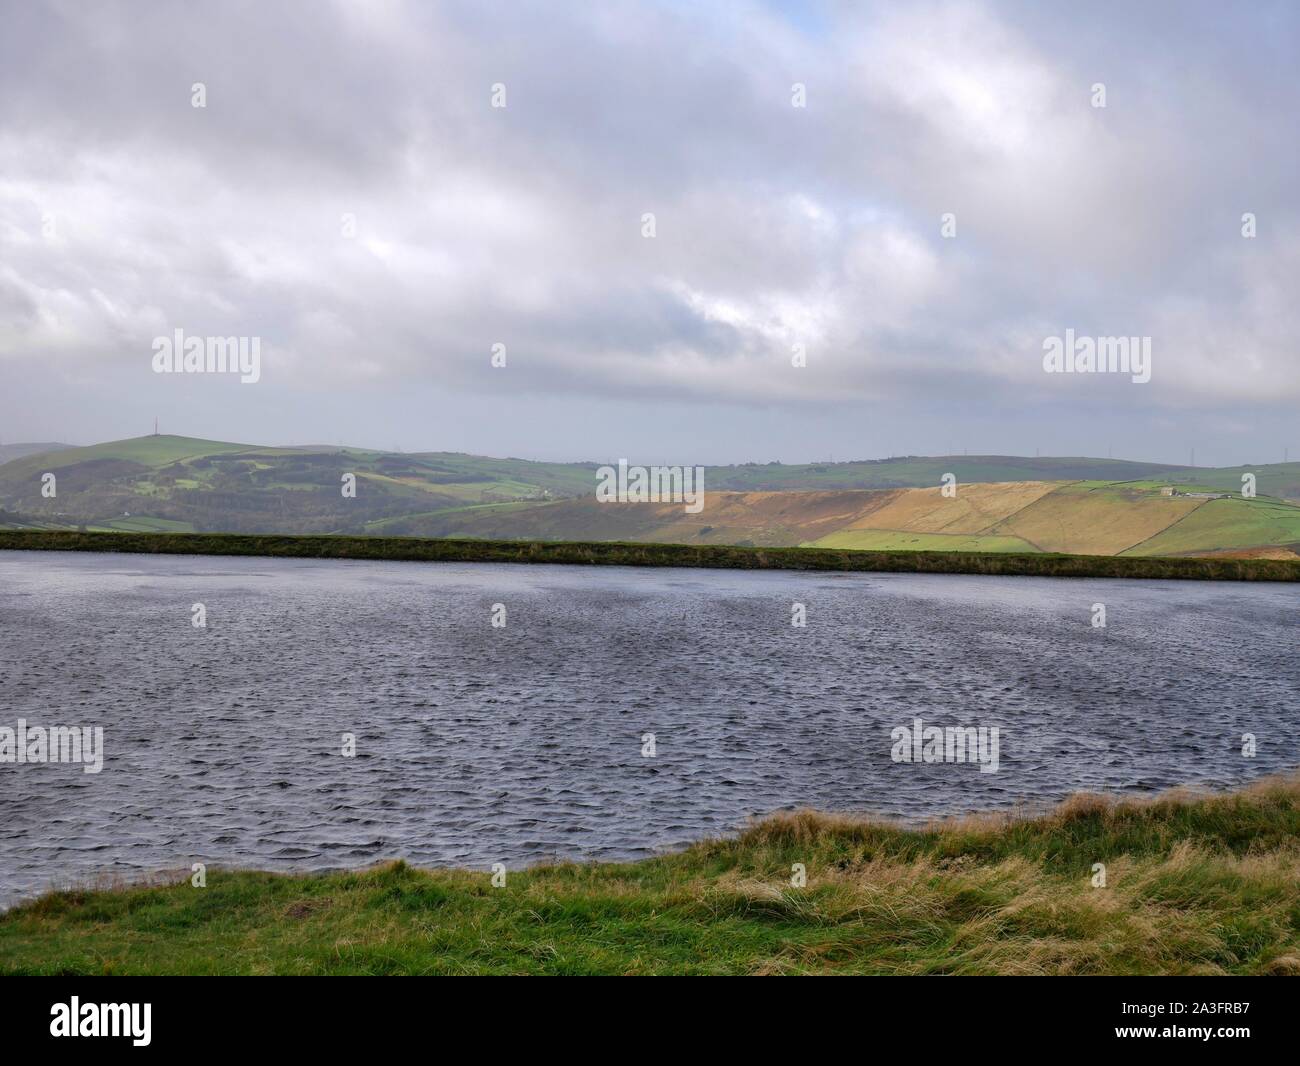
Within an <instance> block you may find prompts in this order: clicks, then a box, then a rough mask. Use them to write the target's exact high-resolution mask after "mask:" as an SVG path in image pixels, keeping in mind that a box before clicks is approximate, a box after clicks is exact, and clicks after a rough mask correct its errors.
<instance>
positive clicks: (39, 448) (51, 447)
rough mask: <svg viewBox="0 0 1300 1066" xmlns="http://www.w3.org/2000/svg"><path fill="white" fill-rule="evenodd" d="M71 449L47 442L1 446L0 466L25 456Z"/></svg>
mask: <svg viewBox="0 0 1300 1066" xmlns="http://www.w3.org/2000/svg"><path fill="white" fill-rule="evenodd" d="M71 447H72V445H71V444H57V443H55V442H53V441H46V442H45V443H43V444H0V465H3V464H5V463H7V462H9V461H10V460H11V459H21V458H22V457H23V456H25V455H40V454H42V453H44V452H59V451H63V450H64V449H66V448H71Z"/></svg>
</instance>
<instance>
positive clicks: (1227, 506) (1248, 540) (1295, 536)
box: [1128, 496, 1300, 555]
mask: <svg viewBox="0 0 1300 1066" xmlns="http://www.w3.org/2000/svg"><path fill="white" fill-rule="evenodd" d="M1206 544H1214V545H1216V546H1217V547H1219V548H1224V549H1232V548H1238V549H1242V548H1254V547H1260V546H1266V545H1293V546H1296V547H1300V507H1296V506H1294V505H1292V504H1288V503H1284V502H1282V501H1281V500H1273V499H1263V498H1260V497H1258V496H1257V497H1255V498H1254V499H1250V500H1243V499H1240V498H1238V499H1228V500H1207V501H1206V502H1205V503H1204V504H1202V505H1201V506H1200V507H1198V508H1197V509H1196V510H1195V511H1193V512H1192V513H1191V514H1189V515H1188V516H1187V517H1185V518H1184V519H1182V520H1181V521H1179V522H1175V523H1174V524H1173V525H1171V526H1169V527H1168V528H1166V529H1164V530H1162V531H1161V532H1159V533H1157V534H1156V535H1155V536H1154V537H1152V538H1150V539H1149V540H1145V541H1143V542H1142V543H1141V544H1136V545H1134V546H1133V547H1132V548H1130V549H1128V554H1129V555H1177V554H1178V553H1179V552H1189V551H1204V550H1205V547H1204V546H1205V545H1206Z"/></svg>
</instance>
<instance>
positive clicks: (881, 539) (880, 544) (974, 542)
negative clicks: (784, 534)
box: [808, 529, 1035, 552]
mask: <svg viewBox="0 0 1300 1066" xmlns="http://www.w3.org/2000/svg"><path fill="white" fill-rule="evenodd" d="M808 546H809V547H816V548H851V549H854V550H857V551H912V552H920V551H938V552H945V551H947V552H1032V551H1034V550H1035V548H1034V546H1033V545H1032V544H1030V543H1028V542H1027V541H1024V540H1021V539H1020V538H1019V537H999V536H988V535H981V534H978V533H908V532H905V531H903V530H898V529H841V530H839V531H837V532H835V533H830V534H828V535H826V536H824V537H822V538H820V539H819V540H815V541H813V542H812V544H810V545H808Z"/></svg>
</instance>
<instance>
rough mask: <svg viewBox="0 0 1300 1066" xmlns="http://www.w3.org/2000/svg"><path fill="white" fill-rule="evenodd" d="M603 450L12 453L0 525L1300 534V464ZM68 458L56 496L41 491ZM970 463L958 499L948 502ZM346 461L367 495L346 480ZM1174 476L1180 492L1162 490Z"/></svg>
mask: <svg viewBox="0 0 1300 1066" xmlns="http://www.w3.org/2000/svg"><path fill="white" fill-rule="evenodd" d="M598 465H599V464H597V463H596V462H587V463H547V462H534V461H530V460H526V459H518V458H507V459H496V458H490V457H487V456H477V455H466V454H463V453H458V452H418V453H394V452H384V451H376V450H373V449H361V448H346V447H336V446H328V445H309V446H304V447H275V448H270V447H260V446H257V445H250V444H239V443H234V442H230V441H209V440H201V439H198V438H193V437H179V436H173V435H162V436H150V437H137V438H134V439H131V440H123V441H111V442H108V443H105V444H97V445H93V446H91V447H84V448H58V449H57V450H53V451H49V452H44V453H38V454H28V455H21V456H19V457H18V458H15V459H12V460H11V461H9V462H7V463H4V464H3V465H0V526H7V527H9V528H45V529H59V528H64V529H67V528H73V529H76V528H85V529H91V530H108V531H119V532H189V531H195V532H231V533H353V534H372V535H382V536H423V537H448V536H452V537H454V536H461V537H478V538H486V539H539V540H611V541H622V540H627V541H640V542H647V543H654V542H659V543H689V544H739V545H745V544H755V545H767V546H783V545H784V546H793V545H798V544H815V545H817V546H820V547H832V548H843V549H858V550H907V551H1016V552H1023V551H1046V552H1067V553H1079V554H1090V555H1114V554H1119V553H1124V552H1128V553H1131V554H1135V555H1152V554H1155V555H1159V554H1166V553H1170V554H1190V553H1206V552H1213V551H1256V550H1263V549H1274V548H1276V549H1279V550H1281V551H1282V552H1283V555H1282V556H1281V557H1286V553H1287V552H1290V551H1292V550H1293V549H1294V548H1296V547H1297V546H1300V520H1298V516H1300V508H1297V507H1296V506H1293V505H1291V504H1289V503H1287V502H1286V500H1285V499H1284V497H1287V496H1291V497H1293V498H1300V463H1288V464H1275V465H1272V466H1259V467H1255V468H1252V470H1251V471H1250V472H1252V473H1254V474H1255V476H1256V479H1257V485H1258V491H1259V493H1260V497H1259V498H1257V499H1255V500H1242V499H1240V497H1239V496H1237V498H1235V499H1233V500H1223V501H1217V500H1212V499H1209V498H1208V495H1206V496H1196V495H1193V494H1192V493H1193V492H1194V491H1199V492H1203V493H1206V494H1211V493H1214V492H1230V493H1233V494H1239V492H1240V489H1241V475H1242V472H1243V469H1242V468H1223V469H1204V468H1187V467H1177V466H1165V465H1161V464H1157V463H1138V462H1130V461H1127V460H1113V459H1088V458H1082V457H1067V458H1058V457H1045V458H1034V459H1028V458H1019V457H1015V456H939V457H930V458H923V457H915V456H904V457H900V458H895V459H885V460H878V461H864V462H846V463H820V464H817V463H814V464H802V465H793V466H788V465H782V464H777V463H768V464H745V465H741V466H723V467H708V468H707V469H706V481H705V485H706V488H707V490H708V500H707V506H706V508H705V510H704V511H703V512H701V513H699V514H696V515H690V514H686V513H683V508H682V507H681V506H680V505H673V504H601V503H598V502H597V501H596V499H595V495H594V493H595V487H596V481H597V478H596V469H597V466H598ZM47 473H50V474H53V475H55V478H56V484H57V494H56V495H55V496H54V497H52V498H47V497H45V496H44V495H42V492H41V487H42V476H43V475H44V474H47ZM949 473H951V474H954V475H956V478H957V482H958V485H959V492H958V494H957V497H956V498H955V499H953V500H944V499H942V498H940V495H939V491H938V486H939V484H940V481H941V479H942V478H943V476H944V475H945V474H949ZM345 475H353V476H354V477H355V479H356V495H355V497H353V498H348V497H344V495H343V493H342V492H341V488H342V485H343V479H344V477H345ZM1166 485H1169V486H1176V487H1177V488H1178V489H1179V492H1178V493H1177V494H1176V495H1174V496H1172V497H1169V496H1164V495H1162V494H1161V492H1160V489H1161V486H1166Z"/></svg>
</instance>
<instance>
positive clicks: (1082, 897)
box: [0, 777, 1300, 974]
mask: <svg viewBox="0 0 1300 1066" xmlns="http://www.w3.org/2000/svg"><path fill="white" fill-rule="evenodd" d="M795 863H802V864H804V866H805V867H806V870H807V884H806V886H805V887H801V888H795V887H792V886H791V884H790V875H791V868H792V866H793V865H794V864H795ZM1094 863H1104V864H1105V865H1106V887H1104V888H1103V887H1093V885H1092V878H1093V872H1092V871H1093V864H1094ZM179 876H180V878H181V880H180V881H179V883H174V884H170V885H155V886H153V887H136V888H125V889H116V890H107V891H86V892H71V893H58V894H53V895H48V896H45V897H43V898H41V899H39V900H36V901H34V902H32V903H30V904H27V905H25V906H23V907H21V908H17V909H14V910H11V911H9V912H7V913H6V914H4V915H2V916H0V973H10V974H99V973H122V974H217V973H224V974H265V973H282V974H444V973H453V974H461V973H471V974H499V973H524V974H580V973H602V974H668V973H697V974H698V973H719V974H803V973H814V974H817V973H823V974H827V973H873V974H1135V973H1136V974H1219V973H1229V974H1294V973H1300V777H1292V778H1287V779H1275V780H1271V781H1266V782H1262V783H1260V784H1257V785H1255V786H1253V787H1252V788H1250V789H1247V790H1245V791H1242V792H1238V793H1233V794H1229V795H1222V796H1215V797H1208V798H1206V797H1201V798H1193V797H1186V796H1183V797H1179V796H1177V795H1172V796H1167V797H1162V798H1159V799H1157V800H1154V801H1148V802H1138V801H1124V802H1116V801H1113V800H1106V799H1101V798H1098V797H1075V798H1074V799H1072V800H1070V801H1068V802H1067V803H1065V804H1063V805H1062V806H1061V807H1059V808H1058V809H1057V810H1056V811H1055V812H1053V813H1052V814H1050V815H1047V816H1045V817H1041V818H1036V819H1030V820H1020V821H1013V820H1010V819H1006V818H1001V819H995V818H991V817H990V818H975V819H967V820H963V821H960V822H953V823H946V824H944V825H941V826H936V827H933V828H930V829H927V830H903V829H899V828H896V827H892V826H888V825H883V824H880V823H874V822H869V821H864V820H858V819H853V818H848V817H835V816H827V815H819V814H814V813H811V812H800V813H793V814H783V815H778V816H775V817H772V818H769V819H766V820H764V821H762V822H759V823H757V824H755V825H754V826H753V827H752V828H750V829H749V830H748V831H747V832H745V833H743V834H742V835H741V836H739V837H738V838H736V839H731V840H722V841H711V842H706V843H701V844H698V845H696V846H694V847H692V848H691V849H689V850H688V851H685V852H682V853H680V854H676V855H670V856H666V857H662V858H657V859H653V860H647V861H644V862H639V863H633V864H604V863H602V864H590V865H575V864H564V865H556V866H544V867H534V868H533V869H530V870H525V871H518V872H511V873H509V874H508V876H507V880H506V884H505V886H504V887H502V888H493V887H492V886H491V884H490V875H489V874H488V873H486V872H474V871H464V870H446V871H442V870H433V871H425V870H417V869H414V868H411V867H409V866H406V865H404V864H402V863H397V864H390V865H386V866H383V867H379V868H375V869H371V870H368V871H364V872H358V873H346V874H343V873H337V874H326V875H314V876H296V877H295V876H274V875H270V874H263V873H249V872H238V873H235V872H222V871H219V870H210V871H209V872H208V884H207V887H206V888H201V889H200V888H194V887H191V886H190V884H189V881H188V871H185V872H184V873H183V874H182V875H179Z"/></svg>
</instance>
